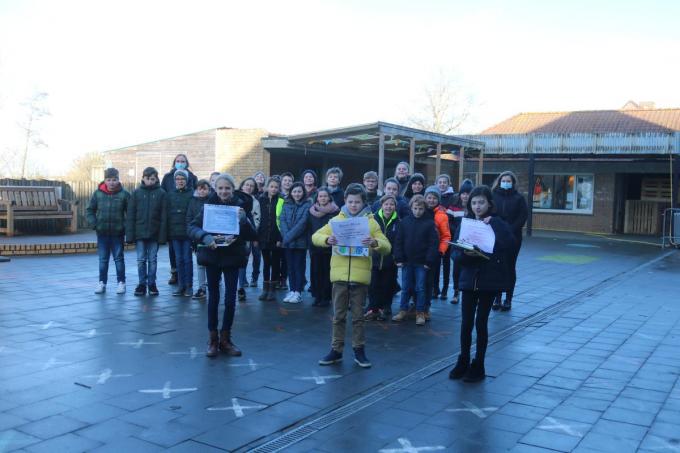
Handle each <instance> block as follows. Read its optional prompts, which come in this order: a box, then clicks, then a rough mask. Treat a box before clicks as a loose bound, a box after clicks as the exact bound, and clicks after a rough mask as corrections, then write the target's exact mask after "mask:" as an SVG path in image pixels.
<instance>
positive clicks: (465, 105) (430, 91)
mask: <svg viewBox="0 0 680 453" xmlns="http://www.w3.org/2000/svg"><path fill="white" fill-rule="evenodd" d="M423 94H424V96H423V102H422V106H421V108H420V111H419V113H418V115H416V116H413V117H411V118H409V123H411V124H412V125H413V126H414V127H417V128H419V129H424V130H427V131H430V132H437V133H440V134H452V133H457V132H460V129H461V127H462V126H463V125H464V124H465V122H466V121H467V120H468V119H469V118H470V114H471V111H472V109H473V107H474V100H473V97H472V95H470V94H468V93H466V92H465V90H464V88H463V87H462V86H461V85H460V84H459V83H457V82H456V81H455V80H454V79H453V78H452V77H451V76H447V75H446V74H445V73H444V71H440V72H439V75H438V77H437V78H436V79H434V80H433V81H432V82H431V83H429V84H428V85H427V86H426V87H425V89H424V92H423Z"/></svg>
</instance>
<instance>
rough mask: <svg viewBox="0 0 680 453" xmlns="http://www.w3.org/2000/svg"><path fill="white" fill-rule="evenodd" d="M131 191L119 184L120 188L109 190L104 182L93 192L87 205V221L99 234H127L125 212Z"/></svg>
mask: <svg viewBox="0 0 680 453" xmlns="http://www.w3.org/2000/svg"><path fill="white" fill-rule="evenodd" d="M129 200H130V193H129V192H128V191H126V190H125V189H123V186H121V185H119V186H118V190H117V191H115V192H109V191H108V190H107V189H106V183H104V182H102V183H101V184H99V187H98V188H97V190H95V192H94V193H93V194H92V198H90V204H88V205H87V211H86V212H87V223H88V224H89V225H90V227H91V228H93V229H94V230H96V231H97V234H102V235H108V236H122V235H123V234H125V214H126V212H127V209H128V203H129Z"/></svg>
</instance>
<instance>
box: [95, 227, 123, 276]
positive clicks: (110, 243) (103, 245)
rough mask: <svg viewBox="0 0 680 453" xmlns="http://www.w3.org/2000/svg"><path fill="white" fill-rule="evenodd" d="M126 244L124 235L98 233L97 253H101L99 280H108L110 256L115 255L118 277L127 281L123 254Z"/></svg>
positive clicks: (114, 260)
mask: <svg viewBox="0 0 680 453" xmlns="http://www.w3.org/2000/svg"><path fill="white" fill-rule="evenodd" d="M124 247H125V244H124V240H123V236H111V235H108V234H98V235H97V254H98V255H99V281H100V282H104V284H106V281H107V280H108V276H109V258H110V257H111V255H113V262H114V263H115V264H116V278H117V279H118V281H119V282H123V283H125V257H124V255H123V250H124Z"/></svg>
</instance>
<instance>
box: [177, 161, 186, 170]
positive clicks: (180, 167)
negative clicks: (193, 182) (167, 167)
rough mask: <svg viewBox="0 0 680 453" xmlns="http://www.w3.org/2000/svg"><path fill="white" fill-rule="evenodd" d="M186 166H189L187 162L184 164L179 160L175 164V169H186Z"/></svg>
mask: <svg viewBox="0 0 680 453" xmlns="http://www.w3.org/2000/svg"><path fill="white" fill-rule="evenodd" d="M185 168H187V164H182V163H179V162H177V163H176V164H175V169H177V170H184V169H185Z"/></svg>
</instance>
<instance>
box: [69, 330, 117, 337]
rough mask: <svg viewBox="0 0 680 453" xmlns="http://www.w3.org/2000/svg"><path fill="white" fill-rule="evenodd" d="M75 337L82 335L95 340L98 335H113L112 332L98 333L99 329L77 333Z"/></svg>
mask: <svg viewBox="0 0 680 453" xmlns="http://www.w3.org/2000/svg"><path fill="white" fill-rule="evenodd" d="M74 335H82V336H83V337H87V338H94V337H96V336H97V335H111V332H98V331H97V329H90V330H87V331H85V332H76V333H75V334H74Z"/></svg>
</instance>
